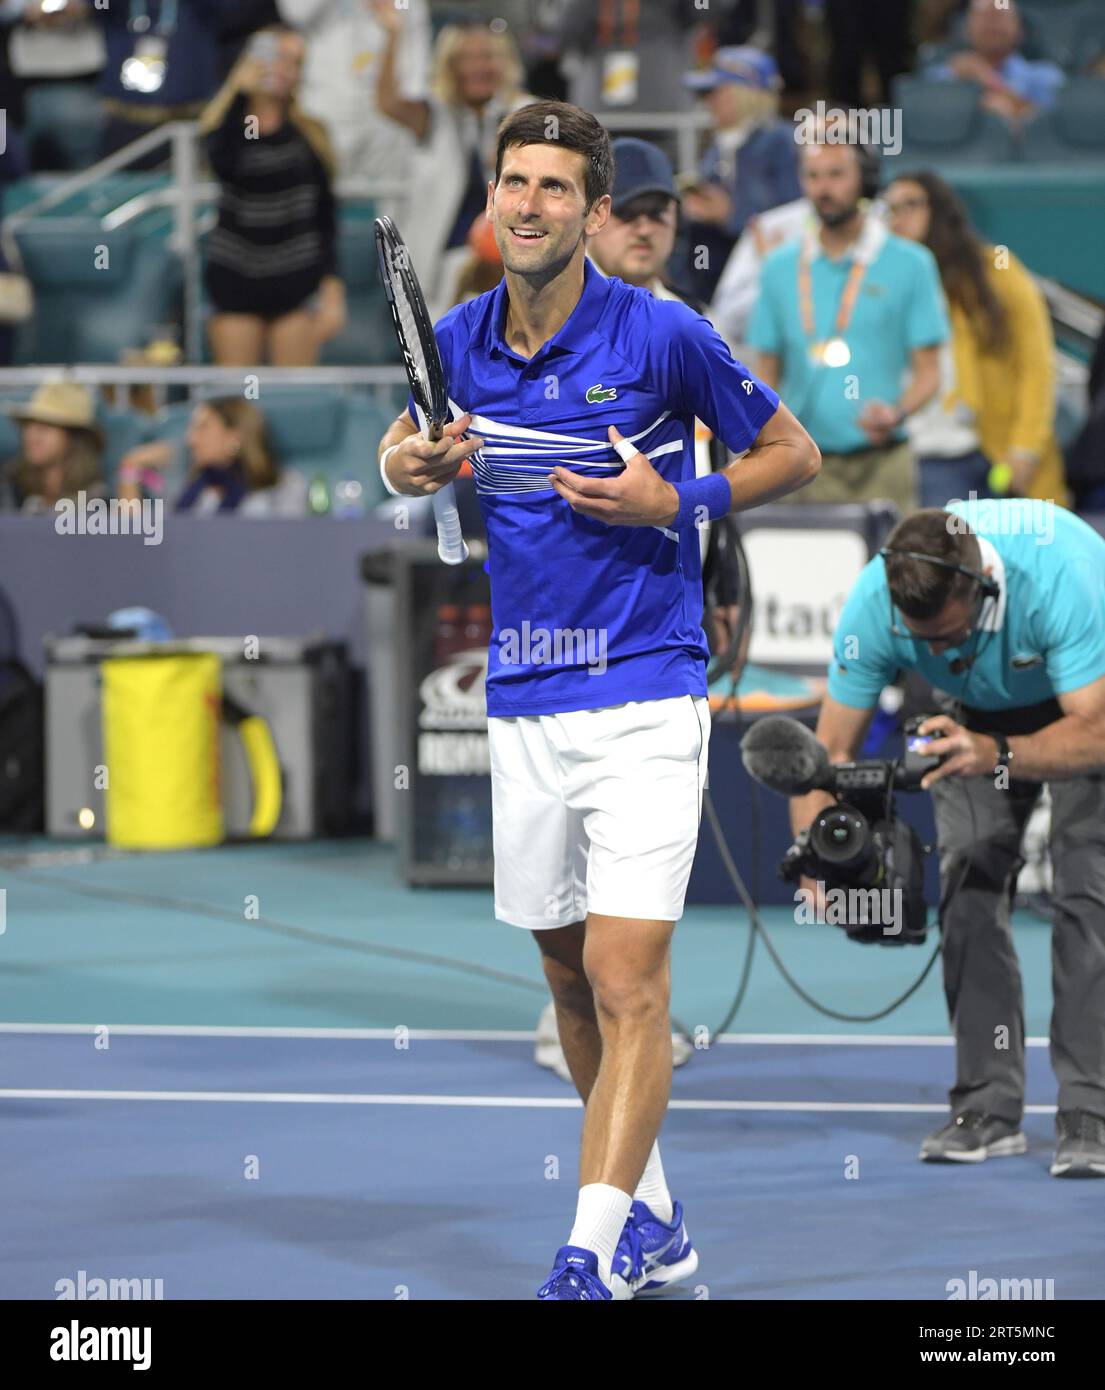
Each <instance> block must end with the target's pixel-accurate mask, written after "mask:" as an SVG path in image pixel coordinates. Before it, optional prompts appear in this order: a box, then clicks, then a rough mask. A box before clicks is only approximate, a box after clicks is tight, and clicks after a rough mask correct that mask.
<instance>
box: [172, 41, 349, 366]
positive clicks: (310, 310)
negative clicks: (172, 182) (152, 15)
mask: <svg viewBox="0 0 1105 1390" xmlns="http://www.w3.org/2000/svg"><path fill="white" fill-rule="evenodd" d="M302 61H303V40H302V38H301V37H300V36H299V35H298V34H296V33H295V32H294V30H292V29H289V28H288V27H287V26H286V25H274V26H272V27H271V28H269V29H263V30H260V31H259V32H258V34H256V35H255V36H254V39H253V41H252V42H251V44H250V46H249V47H248V48H247V49H246V51H245V53H244V54H243V55H242V57H241V58H240V59H239V61H238V63H237V64H236V65H235V67H234V68H233V70H232V71H231V74H230V76H229V77H228V78H227V80H226V82H225V83H224V84H223V86H222V89H221V90H220V91H219V93H218V95H217V96H216V97H215V99H214V101H213V102H212V103H211V104H210V106H208V108H207V110H206V111H205V112H204V113H203V117H202V119H201V121H200V132H201V133H202V134H204V135H206V137H207V153H208V158H209V159H210V161H211V167H212V168H213V169H214V171H215V173H216V174H217V175H218V178H219V181H220V183H221V184H222V194H221V197H220V200H219V222H218V226H217V227H216V228H215V230H214V232H212V234H211V237H210V240H209V242H208V246H207V270H206V285H207V292H208V294H209V296H210V298H211V303H212V306H213V308H214V311H215V312H214V313H213V314H212V316H211V319H210V320H209V322H208V334H209V337H210V341H211V351H212V353H213V355H214V358H215V361H216V362H218V363H219V364H220V365H222V366H253V365H256V364H258V363H261V362H265V361H269V362H271V363H272V364H273V365H274V366H282V367H308V366H313V365H314V364H315V362H316V361H317V359H318V354H319V350H320V348H321V347H322V345H323V343H325V342H327V341H328V340H329V339H330V338H332V337H334V336H335V335H336V334H338V333H340V332H341V330H342V328H343V327H344V326H345V287H344V285H343V284H342V281H341V280H340V279H339V277H338V274H337V256H336V220H335V208H334V196H333V193H332V190H331V186H330V181H331V177H332V173H333V154H332V151H331V147H330V142H329V140H328V138H327V136H326V132H325V130H324V129H323V128H322V126H320V125H319V123H318V122H317V121H315V120H314V119H312V118H311V117H309V116H306V115H304V114H303V112H301V111H300V110H299V106H298V103H297V102H296V97H295V93H296V85H297V83H298V80H299V73H300V68H301V65H302Z"/></svg>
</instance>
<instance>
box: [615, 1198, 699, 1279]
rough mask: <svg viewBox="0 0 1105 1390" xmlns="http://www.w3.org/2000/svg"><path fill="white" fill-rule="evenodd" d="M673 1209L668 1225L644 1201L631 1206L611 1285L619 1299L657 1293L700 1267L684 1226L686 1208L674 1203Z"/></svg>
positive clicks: (620, 1241)
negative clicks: (684, 1209)
mask: <svg viewBox="0 0 1105 1390" xmlns="http://www.w3.org/2000/svg"><path fill="white" fill-rule="evenodd" d="M673 1208H674V1210H673V1211H672V1218H671V1224H670V1225H667V1224H665V1223H664V1222H663V1221H661V1220H660V1218H659V1217H657V1216H654V1215H653V1214H652V1211H651V1210H650V1209H649V1208H648V1207H647V1206H645V1204H644V1202H634V1203H633V1205H632V1206H631V1207H630V1209H629V1220H628V1221H626V1223H625V1229H624V1230H623V1231H622V1237H621V1240H619V1241H618V1248H617V1250H616V1251H615V1252H614V1264H613V1270H612V1273H611V1285H612V1292H613V1295H614V1297H615V1298H616V1299H621V1298H635V1297H637V1295H638V1294H643V1293H658V1292H659V1291H660V1290H661V1289H666V1288H668V1287H669V1286H670V1285H672V1284H676V1283H678V1282H679V1281H680V1280H681V1279H687V1278H689V1277H690V1275H692V1274H693V1273H694V1272H695V1270H696V1269H697V1268H698V1254H697V1252H696V1251H695V1248H694V1246H693V1245H692V1244H691V1238H690V1236H689V1235H688V1234H687V1228H686V1227H685V1226H684V1225H683V1207H682V1205H681V1204H680V1203H679V1202H675V1203H673ZM623 1290H624V1292H623Z"/></svg>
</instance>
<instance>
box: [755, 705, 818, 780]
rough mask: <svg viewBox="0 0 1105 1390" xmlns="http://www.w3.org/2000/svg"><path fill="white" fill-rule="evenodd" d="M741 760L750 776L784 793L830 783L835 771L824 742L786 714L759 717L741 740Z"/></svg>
mask: <svg viewBox="0 0 1105 1390" xmlns="http://www.w3.org/2000/svg"><path fill="white" fill-rule="evenodd" d="M741 761H742V762H743V763H744V766H745V769H746V771H747V772H748V775H749V776H750V777H752V778H754V779H755V780H756V781H757V782H761V783H762V784H763V785H764V786H765V787H768V788H769V789H770V790H771V791H773V792H779V793H781V794H782V795H783V796H804V795H805V794H806V792H811V791H813V790H814V789H815V788H817V787H822V786H826V785H827V784H828V782H829V780H830V779H831V774H832V767H831V764H830V762H829V754H828V752H827V751H826V749H825V747H824V745H823V744H820V743H818V741H817V739H816V738H814V736H813V734H812V733H810V731H809V729H807V728H806V726H805V725H804V724H800V723H799V722H798V720H797V719H790V718H788V717H787V716H786V715H782V714H769V715H767V716H766V717H765V718H763V719H757V720H756V722H755V723H754V724H753V725H752V727H751V728H750V729H749V731H748V732H747V733H746V734H745V736H744V738H743V739H742V740H741Z"/></svg>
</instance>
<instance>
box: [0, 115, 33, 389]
mask: <svg viewBox="0 0 1105 1390" xmlns="http://www.w3.org/2000/svg"><path fill="white" fill-rule="evenodd" d="M5 133H6V136H7V139H6V141H5V144H4V148H3V150H2V151H0V206H2V205H3V197H4V191H5V189H6V188H7V186H8V184H10V183H15V182H16V180H17V179H21V178H23V177H24V176H25V175H26V174H27V172H28V167H29V165H28V160H27V149H26V146H25V144H24V142H23V136H22V135H21V134H20V132H19V131H18V130H16V129H15V128H14V127H12V128H9V129H8V130H7V131H6V132H5ZM15 251H16V252H18V247H16V248H15ZM33 304H34V294H33V291H32V288H31V282H30V280H29V279H28V278H27V277H26V275H24V274H23V272H22V270H21V269H20V267H19V265H18V264H15V265H12V264H10V263H9V261H8V257H7V254H6V253H5V249H4V243H3V241H2V240H0V367H10V366H11V364H12V361H13V359H14V357H15V333H16V325H17V324H19V323H22V322H23V321H24V320H25V319H27V318H29V317H30V315H31V311H32V309H33Z"/></svg>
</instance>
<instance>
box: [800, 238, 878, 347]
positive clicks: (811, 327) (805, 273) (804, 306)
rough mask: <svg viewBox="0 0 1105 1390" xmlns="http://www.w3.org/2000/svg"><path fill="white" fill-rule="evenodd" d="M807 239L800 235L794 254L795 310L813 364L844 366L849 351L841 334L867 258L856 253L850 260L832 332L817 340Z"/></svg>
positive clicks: (843, 332) (849, 316) (848, 317)
mask: <svg viewBox="0 0 1105 1390" xmlns="http://www.w3.org/2000/svg"><path fill="white" fill-rule="evenodd" d="M810 242H811V238H809V237H805V238H803V241H802V251H801V253H800V255H799V257H798V311H799V313H800V314H801V315H802V332H803V334H804V335H805V339H806V344H807V351H808V352H809V355H810V360H811V361H812V362H813V363H814V364H815V365H816V366H820V365H821V364H822V363H824V365H825V366H826V367H846V366H847V365H848V363H849V362H850V361H851V360H852V352H851V349H850V348H849V346H848V343H847V340H846V339H845V337H844V335H845V333H847V331H848V325H849V324H850V323H851V321H852V314H853V312H854V310H855V307H856V300H857V299H858V298H859V290H860V286H861V285H862V284H863V277H864V276H865V275H866V274H867V261H866V259H865V258H863V257H861V256H859V255H858V254H857V255H856V257H855V259H854V260H853V262H852V269H851V270H850V271H849V272H848V279H847V281H846V282H845V285H844V292H843V293H842V294H841V296H840V304H839V305H838V307H837V311H836V323H835V324H834V325H833V336H832V337H831V338H827V339H825V340H824V341H823V342H820V341H817V339H816V334H817V327H816V324H815V322H814V316H813V288H812V277H811V275H810V260H811V246H810Z"/></svg>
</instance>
